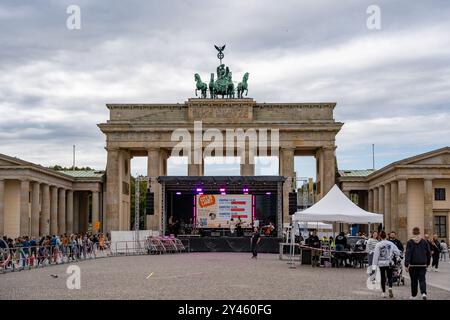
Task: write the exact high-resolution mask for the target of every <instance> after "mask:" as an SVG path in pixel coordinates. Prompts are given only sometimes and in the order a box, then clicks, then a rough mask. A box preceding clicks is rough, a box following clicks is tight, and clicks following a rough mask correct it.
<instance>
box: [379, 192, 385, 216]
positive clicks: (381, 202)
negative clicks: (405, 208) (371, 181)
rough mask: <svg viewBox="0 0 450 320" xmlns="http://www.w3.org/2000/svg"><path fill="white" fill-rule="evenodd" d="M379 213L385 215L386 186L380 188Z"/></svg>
mask: <svg viewBox="0 0 450 320" xmlns="http://www.w3.org/2000/svg"><path fill="white" fill-rule="evenodd" d="M378 213H380V214H384V186H382V185H381V186H380V187H379V188H378Z"/></svg>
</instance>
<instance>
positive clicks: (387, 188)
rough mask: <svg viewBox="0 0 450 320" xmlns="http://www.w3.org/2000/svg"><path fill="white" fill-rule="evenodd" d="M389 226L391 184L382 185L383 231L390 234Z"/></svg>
mask: <svg viewBox="0 0 450 320" xmlns="http://www.w3.org/2000/svg"><path fill="white" fill-rule="evenodd" d="M391 228H392V225H391V184H390V183H387V184H385V185H384V230H385V231H386V232H390V231H391V230H392V229H391Z"/></svg>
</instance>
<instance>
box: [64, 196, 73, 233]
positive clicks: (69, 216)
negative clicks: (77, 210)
mask: <svg viewBox="0 0 450 320" xmlns="http://www.w3.org/2000/svg"><path fill="white" fill-rule="evenodd" d="M66 233H67V234H68V235H70V234H72V233H73V191H72V190H67V204H66Z"/></svg>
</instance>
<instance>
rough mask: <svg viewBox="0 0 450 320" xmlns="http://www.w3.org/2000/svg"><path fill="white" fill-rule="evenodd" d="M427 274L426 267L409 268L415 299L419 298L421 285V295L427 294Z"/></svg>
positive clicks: (412, 292) (412, 293)
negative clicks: (418, 292)
mask: <svg viewBox="0 0 450 320" xmlns="http://www.w3.org/2000/svg"><path fill="white" fill-rule="evenodd" d="M426 273H427V268H426V267H409V276H410V277H411V295H412V296H413V297H415V296H417V285H420V293H421V294H424V293H425V294H427V283H426V280H425V274H426Z"/></svg>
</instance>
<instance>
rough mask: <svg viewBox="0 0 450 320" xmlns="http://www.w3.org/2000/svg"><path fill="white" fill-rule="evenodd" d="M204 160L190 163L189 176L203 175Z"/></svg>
mask: <svg viewBox="0 0 450 320" xmlns="http://www.w3.org/2000/svg"><path fill="white" fill-rule="evenodd" d="M203 165H204V164H203V162H202V163H201V164H195V163H192V164H191V163H189V164H188V176H193V177H195V176H203V169H204V168H203Z"/></svg>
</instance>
